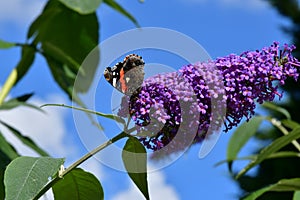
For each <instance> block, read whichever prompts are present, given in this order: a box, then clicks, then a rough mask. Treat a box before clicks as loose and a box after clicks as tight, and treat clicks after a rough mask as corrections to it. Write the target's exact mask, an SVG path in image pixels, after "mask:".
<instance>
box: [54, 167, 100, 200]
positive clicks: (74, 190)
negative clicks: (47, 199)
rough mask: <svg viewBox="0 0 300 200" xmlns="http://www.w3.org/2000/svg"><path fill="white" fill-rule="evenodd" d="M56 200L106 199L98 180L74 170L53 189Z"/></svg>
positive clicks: (91, 175)
mask: <svg viewBox="0 0 300 200" xmlns="http://www.w3.org/2000/svg"><path fill="white" fill-rule="evenodd" d="M52 190H53V193H54V198H55V200H65V199H72V200H82V199H86V200H88V199H99V200H101V199H104V194H103V189H102V186H101V184H100V182H99V181H98V179H97V178H96V177H95V176H94V175H93V174H91V173H89V172H85V171H83V170H82V169H79V168H77V169H73V170H72V171H71V172H69V173H68V174H67V175H65V176H64V177H63V178H62V179H60V180H59V181H58V182H57V183H56V184H55V185H54V186H53V187H52Z"/></svg>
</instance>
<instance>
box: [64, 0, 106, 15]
mask: <svg viewBox="0 0 300 200" xmlns="http://www.w3.org/2000/svg"><path fill="white" fill-rule="evenodd" d="M59 1H60V2H61V3H63V4H64V5H65V6H67V7H68V8H70V9H72V10H74V11H76V12H78V13H80V14H90V13H92V12H95V11H96V10H97V8H98V7H99V5H100V3H101V2H102V0H93V1H84V0H59Z"/></svg>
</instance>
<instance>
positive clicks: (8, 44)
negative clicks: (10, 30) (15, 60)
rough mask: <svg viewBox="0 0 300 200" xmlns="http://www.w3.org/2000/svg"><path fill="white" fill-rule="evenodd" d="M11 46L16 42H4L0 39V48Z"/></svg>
mask: <svg viewBox="0 0 300 200" xmlns="http://www.w3.org/2000/svg"><path fill="white" fill-rule="evenodd" d="M13 46H16V44H15V43H12V42H6V41H3V40H1V39H0V49H8V48H11V47H13Z"/></svg>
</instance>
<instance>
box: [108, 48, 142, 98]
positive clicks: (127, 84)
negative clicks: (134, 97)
mask: <svg viewBox="0 0 300 200" xmlns="http://www.w3.org/2000/svg"><path fill="white" fill-rule="evenodd" d="M144 65H145V62H144V60H143V59H142V57H141V56H139V55H137V54H130V55H127V56H126V57H125V58H124V60H123V62H118V63H117V64H115V66H113V67H107V68H106V69H105V70H104V77H105V79H106V80H107V81H108V82H109V83H110V84H111V85H112V86H113V87H114V88H116V89H117V90H119V91H120V92H122V93H124V94H132V93H134V92H135V91H136V90H137V89H138V88H140V86H141V85H142V83H143V81H144V75H145V72H144Z"/></svg>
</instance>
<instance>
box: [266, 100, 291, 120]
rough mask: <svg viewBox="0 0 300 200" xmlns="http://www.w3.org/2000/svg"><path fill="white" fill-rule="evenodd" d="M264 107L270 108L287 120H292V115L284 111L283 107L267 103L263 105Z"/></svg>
mask: <svg viewBox="0 0 300 200" xmlns="http://www.w3.org/2000/svg"><path fill="white" fill-rule="evenodd" d="M262 106H263V107H265V108H268V109H270V110H273V111H276V112H279V113H281V114H282V115H284V116H285V117H286V118H287V119H291V115H290V113H289V112H288V111H287V110H286V109H284V108H282V107H280V106H278V105H276V104H274V103H271V102H265V103H264V104H262Z"/></svg>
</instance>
